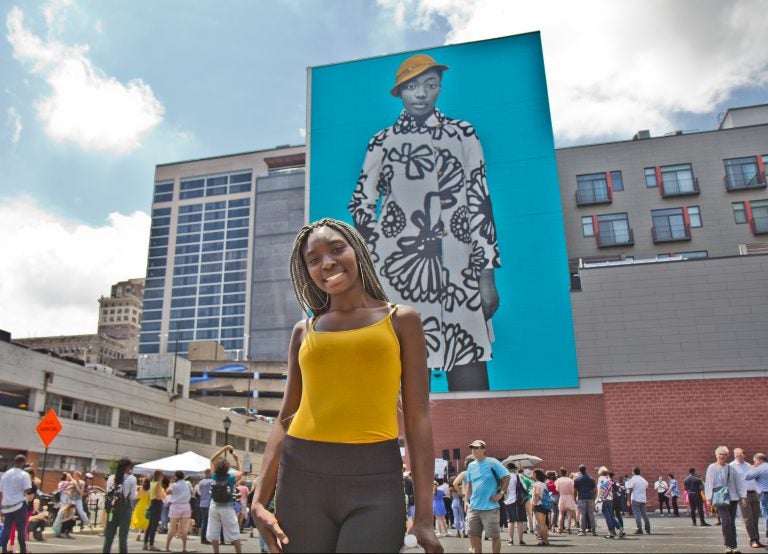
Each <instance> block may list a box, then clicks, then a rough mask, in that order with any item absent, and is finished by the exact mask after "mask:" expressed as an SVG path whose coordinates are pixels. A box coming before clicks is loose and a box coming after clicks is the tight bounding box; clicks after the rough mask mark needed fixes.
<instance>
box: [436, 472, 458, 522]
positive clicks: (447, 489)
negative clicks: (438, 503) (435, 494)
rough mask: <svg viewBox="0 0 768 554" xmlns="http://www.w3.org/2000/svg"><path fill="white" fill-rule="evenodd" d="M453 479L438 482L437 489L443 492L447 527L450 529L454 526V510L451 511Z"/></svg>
mask: <svg viewBox="0 0 768 554" xmlns="http://www.w3.org/2000/svg"><path fill="white" fill-rule="evenodd" d="M450 480H451V479H450V478H449V477H446V478H445V479H438V480H437V488H438V489H440V490H441V491H443V504H444V505H445V526H446V528H447V529H450V528H451V527H453V526H454V523H453V510H452V509H451V485H450V483H449V481H450Z"/></svg>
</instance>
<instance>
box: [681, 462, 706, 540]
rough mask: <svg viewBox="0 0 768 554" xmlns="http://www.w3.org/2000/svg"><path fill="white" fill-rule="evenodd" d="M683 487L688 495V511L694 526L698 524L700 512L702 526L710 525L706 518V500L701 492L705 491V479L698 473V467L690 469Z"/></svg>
mask: <svg viewBox="0 0 768 554" xmlns="http://www.w3.org/2000/svg"><path fill="white" fill-rule="evenodd" d="M683 488H684V489H685V492H686V494H687V495H688V512H689V514H690V516H691V522H692V523H693V526H694V527H695V526H696V514H697V513H698V514H699V520H700V521H701V526H702V527H709V526H710V525H709V523H707V522H706V521H705V520H704V500H703V499H702V498H701V493H702V492H704V481H702V480H701V477H699V476H698V475H696V468H695V467H691V468H689V469H688V477H686V478H685V480H684V481H683Z"/></svg>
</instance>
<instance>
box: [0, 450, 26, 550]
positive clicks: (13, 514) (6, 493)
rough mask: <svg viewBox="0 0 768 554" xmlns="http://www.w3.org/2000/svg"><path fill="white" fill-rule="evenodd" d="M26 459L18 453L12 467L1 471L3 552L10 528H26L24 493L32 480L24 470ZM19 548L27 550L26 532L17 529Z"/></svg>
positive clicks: (0, 495)
mask: <svg viewBox="0 0 768 554" xmlns="http://www.w3.org/2000/svg"><path fill="white" fill-rule="evenodd" d="M26 461H27V459H26V457H25V456H24V455H23V454H18V455H17V456H16V457H15V458H14V459H13V465H14V467H13V468H11V469H9V470H8V471H6V472H5V473H3V476H2V477H0V510H1V511H2V513H3V533H2V535H0V544H1V545H2V550H3V554H5V553H6V552H8V539H9V538H10V536H11V528H12V526H13V524H15V525H16V526H15V529H26V526H27V498H26V496H25V495H27V494H31V492H32V480H31V478H30V477H29V473H27V472H26V471H24V470H23V469H22V468H23V467H24V465H25V463H26ZM17 536H18V537H19V549H20V550H21V552H26V551H27V540H26V539H27V534H26V533H24V532H21V531H19V532H18V533H17Z"/></svg>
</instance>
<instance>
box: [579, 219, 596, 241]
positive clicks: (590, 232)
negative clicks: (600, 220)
mask: <svg viewBox="0 0 768 554" xmlns="http://www.w3.org/2000/svg"><path fill="white" fill-rule="evenodd" d="M581 233H582V234H583V235H584V236H585V237H594V236H595V227H594V225H593V224H592V216H591V215H585V216H584V217H582V218H581Z"/></svg>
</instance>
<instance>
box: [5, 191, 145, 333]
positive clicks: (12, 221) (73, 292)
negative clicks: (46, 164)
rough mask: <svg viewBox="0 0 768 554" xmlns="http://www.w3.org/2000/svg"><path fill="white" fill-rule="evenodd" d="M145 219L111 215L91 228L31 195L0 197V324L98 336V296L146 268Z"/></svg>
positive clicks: (23, 330)
mask: <svg viewBox="0 0 768 554" xmlns="http://www.w3.org/2000/svg"><path fill="white" fill-rule="evenodd" d="M149 227H150V218H149V216H148V215H147V214H145V213H142V212H134V213H132V214H130V215H124V214H119V213H111V214H109V216H108V217H107V220H106V222H105V224H104V225H102V226H98V227H92V226H88V225H84V224H81V223H77V222H72V221H68V220H66V219H63V218H61V217H60V216H58V215H55V214H53V213H51V212H47V211H45V210H43V209H42V208H41V207H40V206H38V205H37V204H36V203H35V202H34V200H32V199H30V198H25V197H23V198H15V199H6V200H2V201H0V236H1V237H3V240H2V241H0V259H2V260H3V263H2V264H0V306H2V310H0V329H5V330H6V331H10V332H11V333H12V334H13V336H15V337H25V336H49V335H69V334H81V333H95V332H96V328H97V324H98V307H99V305H98V299H99V297H100V296H102V295H108V294H109V291H110V286H111V285H112V284H114V283H116V282H118V281H121V280H124V279H129V278H133V277H143V276H144V274H145V272H146V260H147V244H148V243H149Z"/></svg>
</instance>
